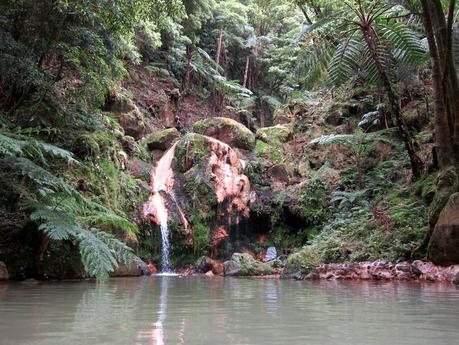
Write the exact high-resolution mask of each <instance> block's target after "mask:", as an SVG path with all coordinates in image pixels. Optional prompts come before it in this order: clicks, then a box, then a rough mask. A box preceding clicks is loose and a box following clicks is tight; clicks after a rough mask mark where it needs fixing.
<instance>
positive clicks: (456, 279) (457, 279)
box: [453, 273, 459, 285]
mask: <svg viewBox="0 0 459 345" xmlns="http://www.w3.org/2000/svg"><path fill="white" fill-rule="evenodd" d="M453 284H455V285H459V273H457V274H456V276H455V277H454V280H453Z"/></svg>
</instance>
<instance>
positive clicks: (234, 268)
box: [223, 260, 241, 276]
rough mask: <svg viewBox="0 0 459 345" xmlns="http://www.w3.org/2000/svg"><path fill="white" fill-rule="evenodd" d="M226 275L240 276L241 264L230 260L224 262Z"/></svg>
mask: <svg viewBox="0 0 459 345" xmlns="http://www.w3.org/2000/svg"><path fill="white" fill-rule="evenodd" d="M223 269H224V272H225V276H238V275H241V265H239V263H237V262H236V261H232V260H228V261H225V262H224V263H223Z"/></svg>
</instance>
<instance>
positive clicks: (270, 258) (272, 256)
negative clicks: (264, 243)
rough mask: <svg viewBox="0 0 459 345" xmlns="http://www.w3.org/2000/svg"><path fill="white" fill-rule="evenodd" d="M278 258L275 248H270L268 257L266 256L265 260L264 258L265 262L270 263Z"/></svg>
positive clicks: (267, 253) (267, 251)
mask: <svg viewBox="0 0 459 345" xmlns="http://www.w3.org/2000/svg"><path fill="white" fill-rule="evenodd" d="M276 257H277V250H276V248H275V247H269V248H268V249H267V250H266V255H265V258H264V261H265V262H269V261H273V260H275V259H276Z"/></svg>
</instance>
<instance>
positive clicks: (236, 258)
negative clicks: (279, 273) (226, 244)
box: [223, 253, 274, 276]
mask: <svg viewBox="0 0 459 345" xmlns="http://www.w3.org/2000/svg"><path fill="white" fill-rule="evenodd" d="M223 267H224V270H225V276H264V275H270V274H273V273H274V270H273V269H272V268H271V266H269V265H268V264H266V263H264V262H260V261H257V260H255V259H254V258H253V257H252V256H251V255H250V254H247V253H234V254H233V256H232V257H231V260H228V261H225V262H224V263H223Z"/></svg>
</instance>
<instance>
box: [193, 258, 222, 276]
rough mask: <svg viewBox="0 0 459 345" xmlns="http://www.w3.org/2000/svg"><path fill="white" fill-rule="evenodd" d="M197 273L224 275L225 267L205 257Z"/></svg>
mask: <svg viewBox="0 0 459 345" xmlns="http://www.w3.org/2000/svg"><path fill="white" fill-rule="evenodd" d="M197 271H198V272H200V273H208V272H212V273H213V274H214V275H221V274H223V273H224V266H223V264H222V263H221V262H220V261H218V260H214V259H211V258H209V257H208V256H205V257H203V258H202V259H201V260H200V262H199V264H198V267H197Z"/></svg>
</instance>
